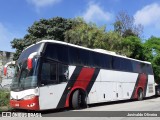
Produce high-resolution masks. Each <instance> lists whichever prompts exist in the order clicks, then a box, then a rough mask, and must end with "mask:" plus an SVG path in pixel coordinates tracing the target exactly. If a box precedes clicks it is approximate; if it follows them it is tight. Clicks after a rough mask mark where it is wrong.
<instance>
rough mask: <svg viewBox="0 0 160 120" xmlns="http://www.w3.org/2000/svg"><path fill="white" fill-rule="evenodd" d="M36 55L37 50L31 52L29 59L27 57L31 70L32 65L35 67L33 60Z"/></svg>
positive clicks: (28, 66)
mask: <svg viewBox="0 0 160 120" xmlns="http://www.w3.org/2000/svg"><path fill="white" fill-rule="evenodd" d="M36 55H37V52H33V53H31V54H30V55H29V57H28V59H27V68H28V69H29V70H31V69H32V67H33V63H32V60H33V58H34V57H35V56H36Z"/></svg>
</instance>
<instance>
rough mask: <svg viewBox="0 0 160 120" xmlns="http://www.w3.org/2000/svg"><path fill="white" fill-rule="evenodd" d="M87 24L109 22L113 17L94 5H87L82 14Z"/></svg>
mask: <svg viewBox="0 0 160 120" xmlns="http://www.w3.org/2000/svg"><path fill="white" fill-rule="evenodd" d="M82 17H83V18H84V19H85V20H86V21H87V22H101V21H103V22H106V21H111V19H112V17H113V15H112V14H111V13H110V12H107V11H104V10H103V9H102V7H101V6H99V5H98V4H95V3H89V5H88V9H87V10H86V11H85V12H84V13H83V14H82Z"/></svg>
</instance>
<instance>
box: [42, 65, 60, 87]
mask: <svg viewBox="0 0 160 120" xmlns="http://www.w3.org/2000/svg"><path fill="white" fill-rule="evenodd" d="M56 75H57V65H56V64H55V63H50V62H44V63H42V69H41V84H44V85H47V84H55V83H57V78H56Z"/></svg>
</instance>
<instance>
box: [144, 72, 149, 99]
mask: <svg viewBox="0 0 160 120" xmlns="http://www.w3.org/2000/svg"><path fill="white" fill-rule="evenodd" d="M146 77H147V78H146V79H147V80H146V84H145V86H144V97H146V92H147V85H148V75H146Z"/></svg>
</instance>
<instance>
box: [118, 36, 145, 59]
mask: <svg viewBox="0 0 160 120" xmlns="http://www.w3.org/2000/svg"><path fill="white" fill-rule="evenodd" d="M143 51H144V46H143V44H142V42H141V40H140V38H138V37H136V36H129V37H126V38H123V39H122V40H121V43H120V45H119V49H118V54H121V55H125V56H127V57H130V58H134V59H139V60H145V56H144V54H143Z"/></svg>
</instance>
